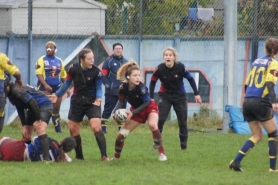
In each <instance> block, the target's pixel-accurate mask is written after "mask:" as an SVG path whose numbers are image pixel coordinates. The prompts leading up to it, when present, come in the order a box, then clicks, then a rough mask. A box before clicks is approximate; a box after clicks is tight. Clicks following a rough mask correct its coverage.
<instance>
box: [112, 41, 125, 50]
mask: <svg viewBox="0 0 278 185" xmlns="http://www.w3.org/2000/svg"><path fill="white" fill-rule="evenodd" d="M116 46H121V47H122V49H124V47H123V45H122V44H121V43H119V42H117V43H115V44H113V49H115V47H116Z"/></svg>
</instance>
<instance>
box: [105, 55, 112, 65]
mask: <svg viewBox="0 0 278 185" xmlns="http://www.w3.org/2000/svg"><path fill="white" fill-rule="evenodd" d="M112 60H113V54H112V55H110V56H108V57H107V58H106V59H105V60H104V62H106V63H109V62H110V61H112Z"/></svg>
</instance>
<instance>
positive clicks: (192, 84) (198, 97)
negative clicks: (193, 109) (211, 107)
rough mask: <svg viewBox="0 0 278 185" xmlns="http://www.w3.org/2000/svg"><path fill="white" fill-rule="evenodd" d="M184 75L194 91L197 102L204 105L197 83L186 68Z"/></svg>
mask: <svg viewBox="0 0 278 185" xmlns="http://www.w3.org/2000/svg"><path fill="white" fill-rule="evenodd" d="M183 73H184V75H183V77H184V78H186V79H187V80H188V82H189V84H190V86H191V88H192V89H193V92H194V98H195V101H196V102H198V103H199V104H202V98H201V96H200V95H199V91H198V89H197V85H196V82H195V80H194V78H193V77H192V75H191V74H190V73H189V71H187V70H186V69H185V68H184V71H183Z"/></svg>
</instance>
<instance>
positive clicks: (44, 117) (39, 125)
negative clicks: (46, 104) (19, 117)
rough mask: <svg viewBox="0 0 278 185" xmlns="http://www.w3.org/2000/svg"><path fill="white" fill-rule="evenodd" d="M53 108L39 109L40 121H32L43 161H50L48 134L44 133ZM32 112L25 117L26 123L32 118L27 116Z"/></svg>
mask: <svg viewBox="0 0 278 185" xmlns="http://www.w3.org/2000/svg"><path fill="white" fill-rule="evenodd" d="M52 111H53V109H52V108H48V109H41V110H40V114H41V120H40V121H35V122H34V124H33V125H34V128H35V129H36V133H37V135H38V139H39V142H40V148H41V152H42V156H43V160H44V161H50V157H49V140H48V136H47V134H46V129H47V126H48V123H49V120H50V118H51V114H52ZM31 115H32V114H28V118H27V123H28V122H29V120H32V118H29V117H30V116H31Z"/></svg>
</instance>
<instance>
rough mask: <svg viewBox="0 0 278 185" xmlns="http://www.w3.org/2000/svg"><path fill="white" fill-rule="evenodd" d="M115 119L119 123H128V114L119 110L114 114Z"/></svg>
mask: <svg viewBox="0 0 278 185" xmlns="http://www.w3.org/2000/svg"><path fill="white" fill-rule="evenodd" d="M114 119H115V120H116V121H117V122H119V123H124V122H126V119H127V113H126V110H125V109H117V110H116V111H115V113H114Z"/></svg>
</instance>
